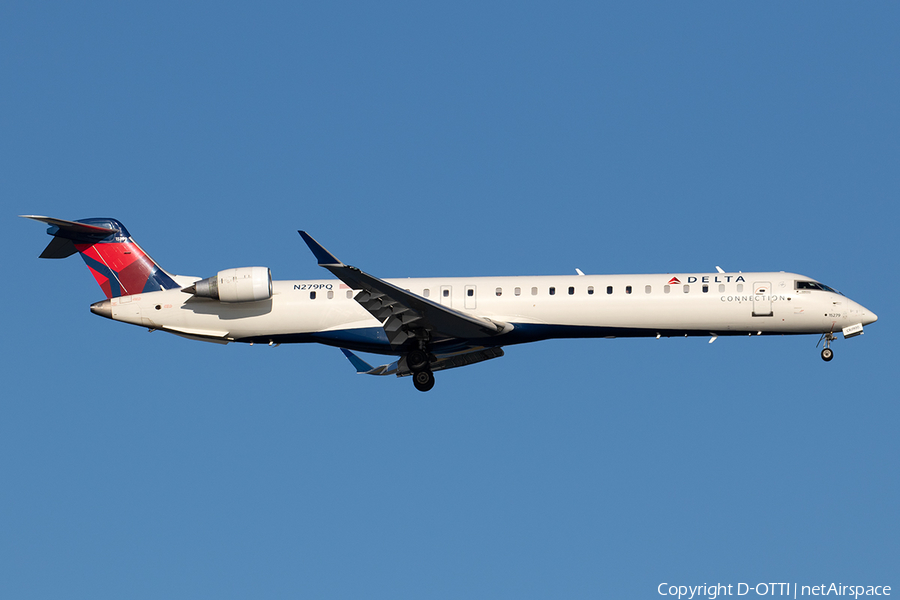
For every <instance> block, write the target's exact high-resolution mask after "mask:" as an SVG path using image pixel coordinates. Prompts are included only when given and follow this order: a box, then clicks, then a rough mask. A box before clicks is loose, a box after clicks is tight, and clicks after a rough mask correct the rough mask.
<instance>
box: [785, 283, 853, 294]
mask: <svg viewBox="0 0 900 600" xmlns="http://www.w3.org/2000/svg"><path fill="white" fill-rule="evenodd" d="M794 289H797V290H819V291H822V292H834V293H835V294H840V292H839V291H837V290H836V289H834V288H830V287H828V286H827V285H825V284H824V283H819V282H818V281H795V282H794ZM841 295H843V294H841Z"/></svg>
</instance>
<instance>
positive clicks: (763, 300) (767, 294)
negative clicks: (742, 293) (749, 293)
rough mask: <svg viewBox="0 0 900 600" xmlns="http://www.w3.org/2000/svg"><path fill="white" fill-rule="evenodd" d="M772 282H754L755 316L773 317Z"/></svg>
mask: <svg viewBox="0 0 900 600" xmlns="http://www.w3.org/2000/svg"><path fill="white" fill-rule="evenodd" d="M773 314H774V313H773V312H772V284H771V283H770V282H768V281H757V282H756V283H754V284H753V316H754V317H771V316H772V315H773Z"/></svg>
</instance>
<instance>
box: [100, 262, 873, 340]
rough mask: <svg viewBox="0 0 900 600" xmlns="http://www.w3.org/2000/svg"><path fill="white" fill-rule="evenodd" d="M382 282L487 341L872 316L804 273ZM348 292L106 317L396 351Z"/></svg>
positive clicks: (192, 302)
mask: <svg viewBox="0 0 900 600" xmlns="http://www.w3.org/2000/svg"><path fill="white" fill-rule="evenodd" d="M182 279H186V280H191V279H192V278H179V280H182ZM387 281H388V282H389V283H392V284H394V285H396V286H398V287H401V288H403V289H406V290H409V291H410V292H412V293H414V294H417V295H419V296H422V297H424V298H428V299H429V300H431V301H433V302H436V303H439V304H442V305H445V306H447V307H450V308H453V309H455V310H458V311H462V312H465V313H469V314H472V315H476V316H479V317H482V318H487V319H490V320H492V321H495V322H499V323H505V324H510V325H512V329H511V330H509V331H506V332H505V333H502V334H500V335H497V336H496V337H495V338H492V339H491V340H490V345H495V346H503V345H509V344H516V343H523V342H529V341H535V340H538V339H548V338H555V337H640V336H653V337H656V336H671V335H703V336H717V335H747V334H751V335H757V334H761V335H765V334H815V333H829V332H838V331H840V330H841V329H842V328H844V327H847V326H850V325H855V324H862V325H866V324H868V323H871V322H873V321H874V320H875V319H876V317H875V315H874V314H873V313H871V312H870V311H868V310H867V309H865V308H864V307H862V306H861V305H859V304H857V303H856V302H854V301H852V300H850V299H849V298H846V297H845V296H843V295H841V294H838V293H835V292H832V291H824V290H819V289H813V290H808V289H797V288H796V283H795V282H797V281H803V282H813V281H814V280H812V279H810V278H808V277H804V276H801V275H797V274H793V273H784V272H770V273H694V274H681V273H679V274H656V275H584V276H582V275H566V276H535V277H529V276H519V277H468V278H467V277H455V278H421V279H419V278H417V279H389V280H387ZM355 293H356V292H355V291H354V290H351V289H349V288H348V287H347V286H346V285H344V284H342V283H341V282H340V281H338V280H333V279H323V280H309V281H275V282H274V285H273V295H272V298H270V299H268V300H262V301H256V302H241V303H226V302H221V301H218V300H212V299H208V298H197V297H193V296H191V295H189V294H186V293H182V292H181V291H180V290H166V291H159V292H151V293H144V294H139V295H134V296H125V297H121V298H112V299H111V300H110V301H109V302H110V305H109V308H110V309H111V315H104V316H111V317H112V318H113V319H115V320H118V321H123V322H127V323H133V324H135V325H142V326H145V327H148V328H151V329H162V330H165V331H169V332H172V333H175V334H178V335H182V336H186V337H191V338H195V339H201V340H206V341H216V342H230V341H243V342H257V343H260V342H263V343H265V342H271V343H282V342H285V343H288V342H320V343H326V344H330V345H334V346H340V347H344V348H349V349H351V350H352V349H357V350H363V351H368V352H378V353H384V354H395V353H396V352H395V351H394V350H392V348H391V346H390V344H388V342H387V339H386V338H385V337H384V334H383V331H382V329H381V326H382V324H381V323H380V322H378V321H377V320H376V319H375V318H374V317H373V316H371V315H370V314H369V313H368V312H367V311H366V310H365V309H364V308H363V307H362V306H360V305H359V304H358V303H357V302H356V301H355V300H353V296H354V295H355ZM438 343H439V342H438Z"/></svg>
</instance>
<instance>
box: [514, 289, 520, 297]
mask: <svg viewBox="0 0 900 600" xmlns="http://www.w3.org/2000/svg"><path fill="white" fill-rule="evenodd" d="M513 293H515V295H516V296H521V295H522V288H516V289H514V290H513Z"/></svg>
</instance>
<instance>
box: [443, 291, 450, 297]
mask: <svg viewBox="0 0 900 600" xmlns="http://www.w3.org/2000/svg"><path fill="white" fill-rule="evenodd" d="M449 297H450V290H444V298H449Z"/></svg>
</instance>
